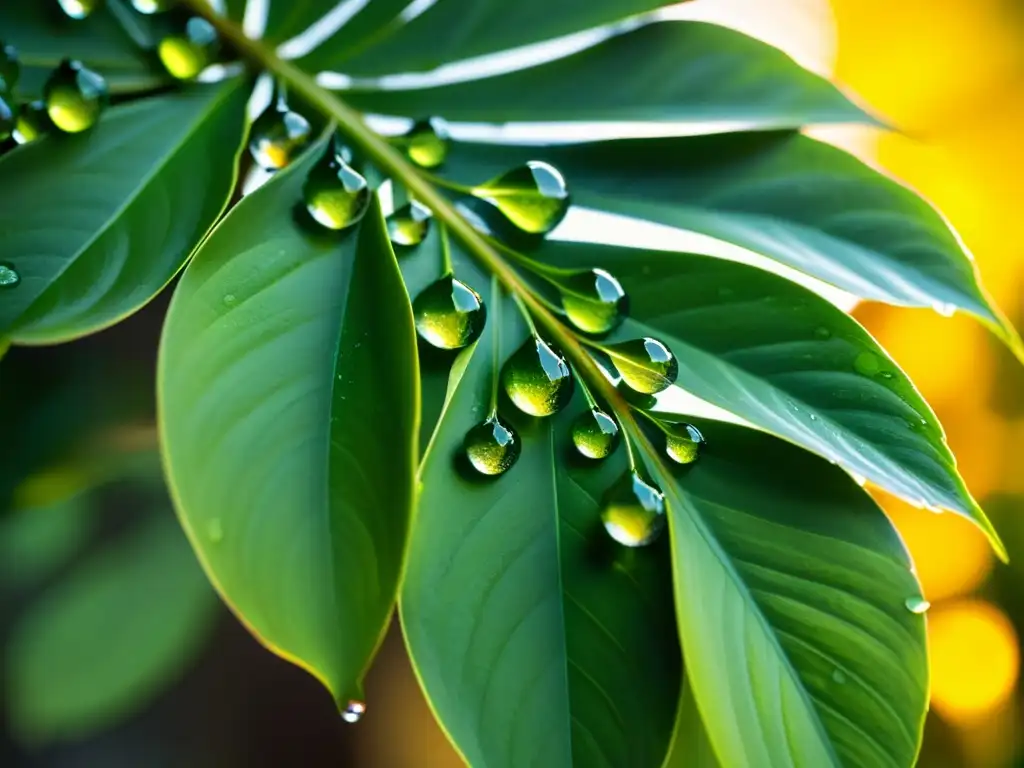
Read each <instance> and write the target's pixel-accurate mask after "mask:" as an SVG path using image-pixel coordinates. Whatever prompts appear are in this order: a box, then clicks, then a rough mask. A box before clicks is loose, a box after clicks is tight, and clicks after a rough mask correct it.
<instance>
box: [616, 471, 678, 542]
mask: <svg viewBox="0 0 1024 768" xmlns="http://www.w3.org/2000/svg"><path fill="white" fill-rule="evenodd" d="M601 522H602V523H603V524H604V528H605V530H606V531H607V532H608V535H609V536H611V537H612V538H613V539H615V541H617V542H618V543H619V544H622V545H624V546H627V547H644V546H647V545H648V544H652V543H654V542H655V541H657V539H658V537H659V536H661V533H662V531H664V529H665V495H664V494H663V493H662V492H661V491H660V490H659V489H658V488H656V487H654V486H653V485H651V484H650V483H648V482H647V481H645V480H644V479H643V478H642V477H640V475H639V473H637V472H636V471H635V470H631V471H628V472H626V473H625V474H624V475H623V476H622V477H620V478H619V479H618V480H617V481H616V482H615V483H613V484H612V486H611V487H610V488H608V490H607V491H605V494H604V498H603V506H602V509H601Z"/></svg>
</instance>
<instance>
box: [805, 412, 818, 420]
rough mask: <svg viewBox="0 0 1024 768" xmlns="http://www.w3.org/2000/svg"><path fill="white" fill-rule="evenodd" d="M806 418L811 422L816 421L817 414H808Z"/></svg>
mask: <svg viewBox="0 0 1024 768" xmlns="http://www.w3.org/2000/svg"><path fill="white" fill-rule="evenodd" d="M807 416H808V417H809V418H810V420H811V421H817V420H818V414H816V413H808V414H807Z"/></svg>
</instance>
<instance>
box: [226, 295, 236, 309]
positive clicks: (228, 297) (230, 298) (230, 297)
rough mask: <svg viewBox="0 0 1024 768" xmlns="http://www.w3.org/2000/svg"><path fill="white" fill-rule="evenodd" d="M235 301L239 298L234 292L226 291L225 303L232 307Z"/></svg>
mask: <svg viewBox="0 0 1024 768" xmlns="http://www.w3.org/2000/svg"><path fill="white" fill-rule="evenodd" d="M235 301H237V299H236V298H235V294H233V293H225V294H224V303H225V304H226V305H227V306H229V307H230V306H231V305H232V304H234V303H235Z"/></svg>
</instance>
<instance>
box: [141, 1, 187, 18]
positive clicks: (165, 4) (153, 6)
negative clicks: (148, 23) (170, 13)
mask: <svg viewBox="0 0 1024 768" xmlns="http://www.w3.org/2000/svg"><path fill="white" fill-rule="evenodd" d="M176 2H177V0H132V7H133V8H134V9H135V10H136V11H138V12H139V13H144V14H146V15H147V16H148V15H149V14H152V13H163V12H164V11H166V10H169V9H170V8H172V7H173V6H174V4H175V3H176Z"/></svg>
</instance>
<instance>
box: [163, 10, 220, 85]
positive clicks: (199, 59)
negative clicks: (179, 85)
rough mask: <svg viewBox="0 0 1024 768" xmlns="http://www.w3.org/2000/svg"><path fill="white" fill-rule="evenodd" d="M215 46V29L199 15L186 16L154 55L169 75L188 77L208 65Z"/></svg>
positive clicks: (211, 59) (179, 78)
mask: <svg viewBox="0 0 1024 768" xmlns="http://www.w3.org/2000/svg"><path fill="white" fill-rule="evenodd" d="M217 48H218V40H217V30H216V29H214V27H213V25H212V24H211V23H210V22H208V21H207V20H206V19H204V18H202V17H201V16H193V17H192V18H190V19H188V21H186V22H185V23H184V24H183V25H182V28H181V29H180V30H179V31H177V32H175V34H172V35H168V36H167V37H165V38H163V39H162V40H161V41H160V44H159V45H158V46H157V49H156V50H157V55H158V56H159V57H160V62H161V63H162V64H163V65H164V69H166V70H167V71H168V72H169V73H170V74H171V76H173V77H175V78H177V79H178V80H192V79H193V78H194V77H195V76H196V75H198V74H199V73H200V72H202V71H203V70H204V69H205V68H206V66H207V65H208V64H210V63H211V62H212V61H213V60H214V58H215V56H216V54H217Z"/></svg>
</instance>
